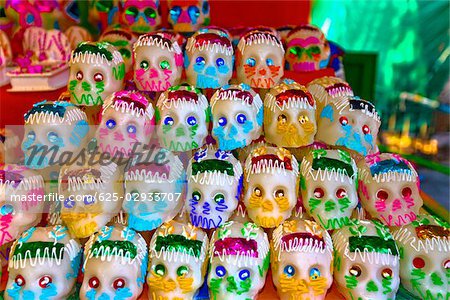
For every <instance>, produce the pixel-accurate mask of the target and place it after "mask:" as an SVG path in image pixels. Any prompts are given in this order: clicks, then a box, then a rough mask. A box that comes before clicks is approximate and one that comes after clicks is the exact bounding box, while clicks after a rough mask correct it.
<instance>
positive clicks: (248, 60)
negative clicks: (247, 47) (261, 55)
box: [245, 57, 256, 67]
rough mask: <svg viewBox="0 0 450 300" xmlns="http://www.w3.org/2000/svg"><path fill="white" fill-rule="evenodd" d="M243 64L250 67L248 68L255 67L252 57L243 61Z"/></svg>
mask: <svg viewBox="0 0 450 300" xmlns="http://www.w3.org/2000/svg"><path fill="white" fill-rule="evenodd" d="M245 64H246V65H248V66H250V67H254V66H255V65H256V60H255V59H254V58H253V57H249V58H247V60H246V61H245Z"/></svg>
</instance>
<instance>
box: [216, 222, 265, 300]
mask: <svg viewBox="0 0 450 300" xmlns="http://www.w3.org/2000/svg"><path fill="white" fill-rule="evenodd" d="M209 257H210V265H211V268H210V272H209V274H208V287H209V290H210V292H211V294H212V299H216V300H221V299H255V298H256V296H257V295H258V293H259V291H261V289H262V288H263V287H264V283H265V280H266V275H267V270H268V269H269V262H270V255H269V240H268V238H267V234H266V233H265V232H264V231H263V230H262V228H260V227H258V226H257V225H256V224H254V223H252V222H246V223H239V222H234V221H229V222H226V223H224V224H223V226H221V227H219V228H217V229H216V230H215V231H214V233H213V235H212V237H211V242H210V249H209Z"/></svg>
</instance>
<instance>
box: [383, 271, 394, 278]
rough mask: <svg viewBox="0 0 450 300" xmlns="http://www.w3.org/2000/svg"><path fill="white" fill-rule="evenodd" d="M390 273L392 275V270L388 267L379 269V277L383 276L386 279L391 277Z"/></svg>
mask: <svg viewBox="0 0 450 300" xmlns="http://www.w3.org/2000/svg"><path fill="white" fill-rule="evenodd" d="M392 275H393V272H392V270H391V269H389V268H384V269H383V270H382V271H381V277H383V278H386V279H388V278H392Z"/></svg>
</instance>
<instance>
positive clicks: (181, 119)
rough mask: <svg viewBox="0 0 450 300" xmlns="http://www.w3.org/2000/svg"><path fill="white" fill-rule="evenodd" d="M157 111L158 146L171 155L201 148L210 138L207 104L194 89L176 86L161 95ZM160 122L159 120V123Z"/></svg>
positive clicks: (203, 97)
mask: <svg viewBox="0 0 450 300" xmlns="http://www.w3.org/2000/svg"><path fill="white" fill-rule="evenodd" d="M156 107H157V124H158V125H159V126H157V133H158V139H159V143H160V145H161V146H162V147H164V148H166V149H169V150H170V151H176V152H185V151H190V150H194V149H197V148H200V147H201V146H203V144H204V143H205V139H206V136H207V135H208V123H209V119H210V109H209V105H208V100H206V97H205V96H203V95H202V94H201V93H200V91H199V90H198V89H196V88H194V87H193V86H175V87H171V88H170V89H169V90H167V91H165V92H164V93H162V94H161V96H160V97H159V99H158V103H157V104H156ZM158 118H159V119H158Z"/></svg>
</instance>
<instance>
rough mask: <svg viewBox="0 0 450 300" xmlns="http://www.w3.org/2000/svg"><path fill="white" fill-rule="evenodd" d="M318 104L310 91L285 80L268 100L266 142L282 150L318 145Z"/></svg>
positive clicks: (265, 113) (276, 87)
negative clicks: (315, 138)
mask: <svg viewBox="0 0 450 300" xmlns="http://www.w3.org/2000/svg"><path fill="white" fill-rule="evenodd" d="M315 112H316V103H315V101H314V98H313V97H312V96H311V94H310V93H309V92H308V90H307V89H306V88H305V87H304V86H303V85H300V84H298V83H296V82H295V81H292V80H288V79H285V80H284V81H283V82H282V83H280V84H278V85H276V86H274V87H273V88H272V89H271V90H270V91H269V92H268V93H267V94H266V97H265V99H264V131H265V136H266V140H267V141H268V142H269V143H273V144H275V145H277V146H279V147H302V146H307V145H310V144H312V143H313V142H314V135H315V134H316V129H317V127H316V116H315Z"/></svg>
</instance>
